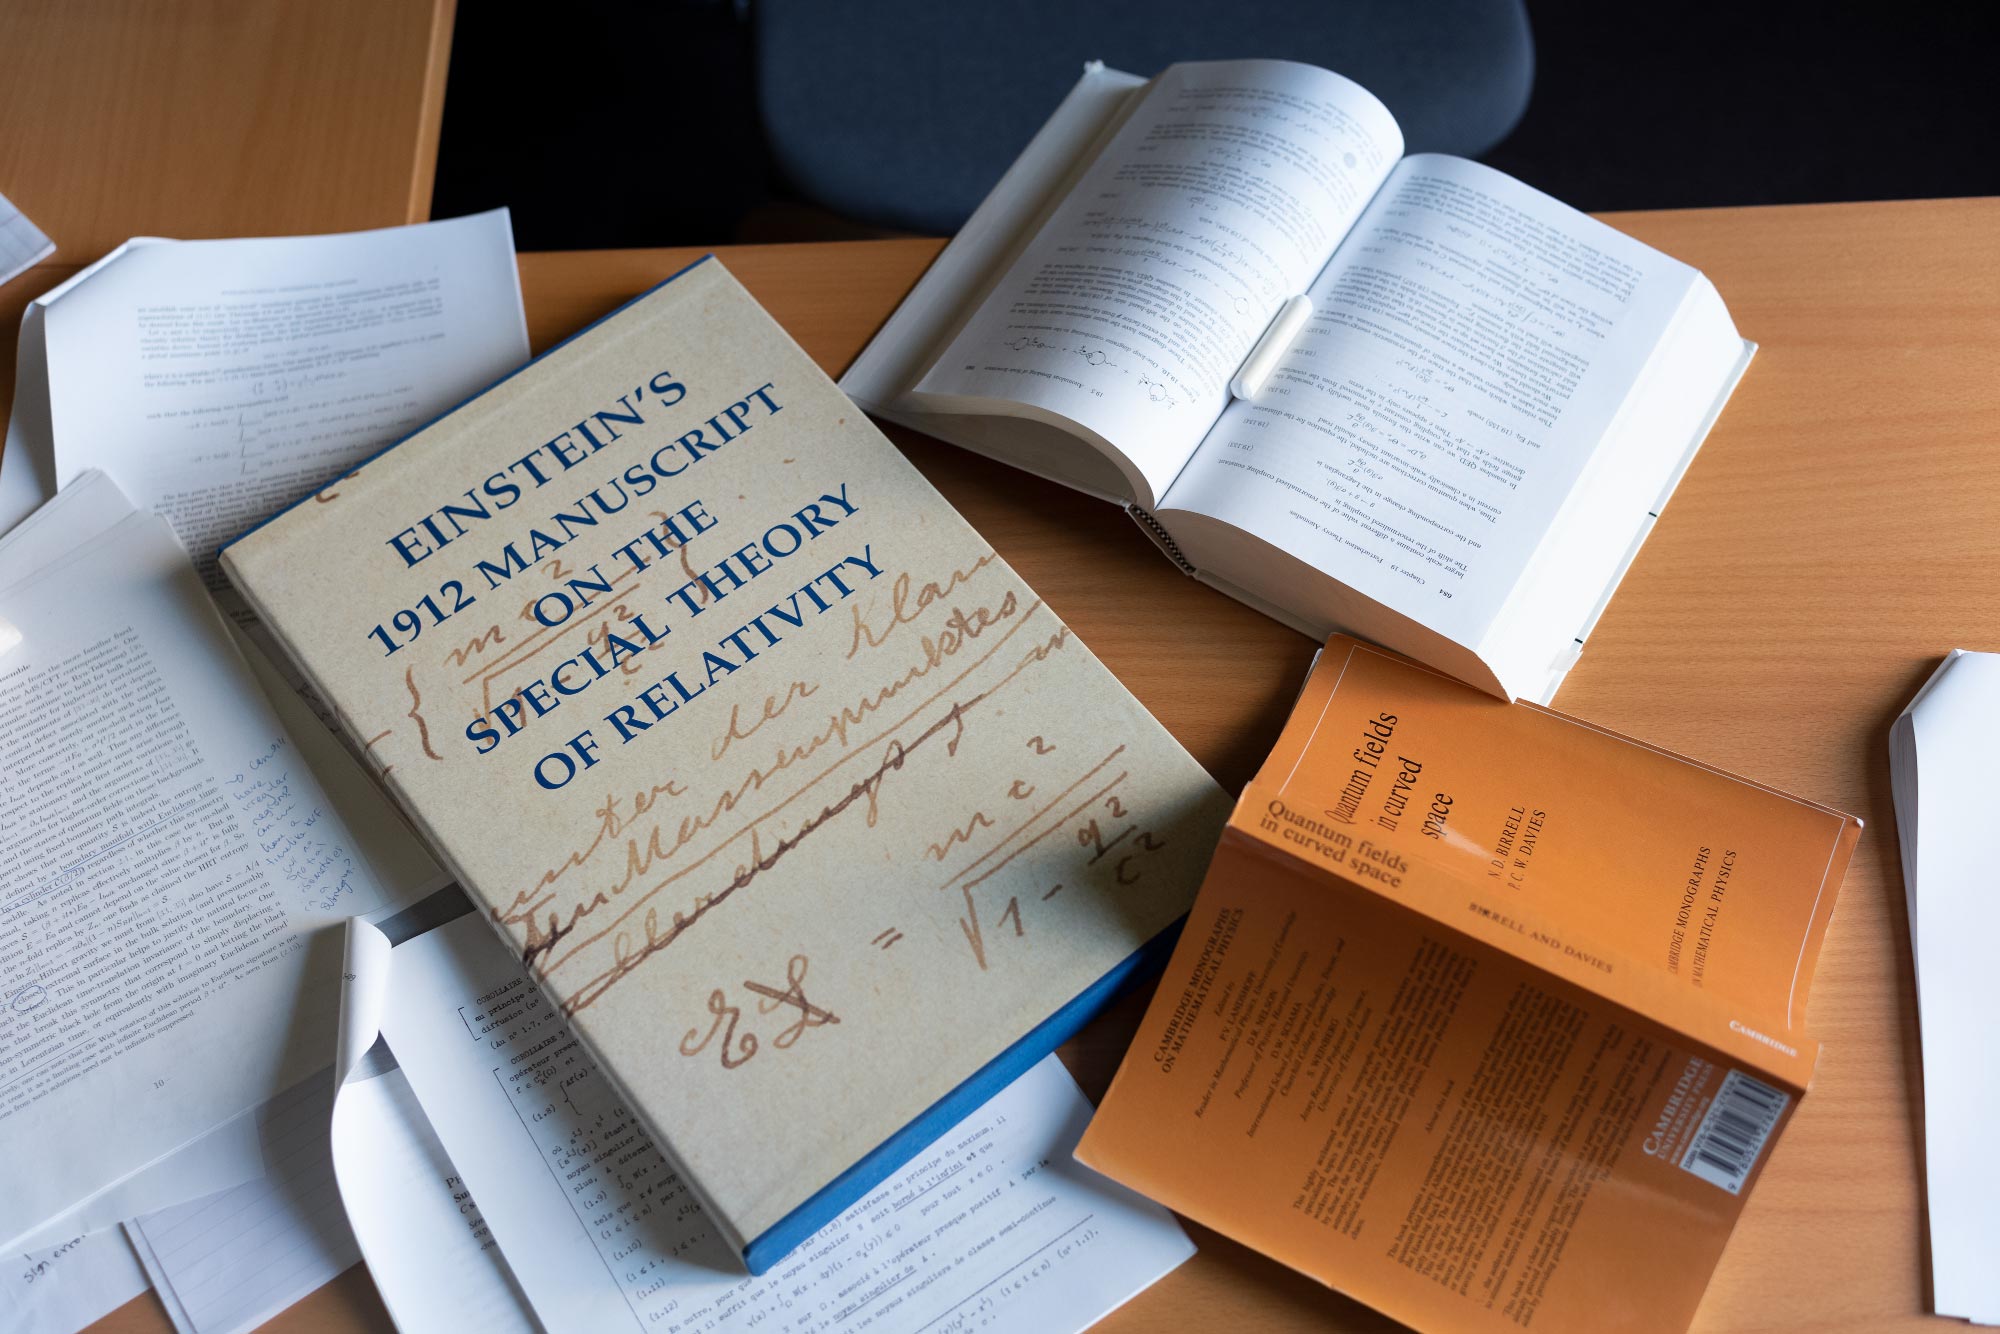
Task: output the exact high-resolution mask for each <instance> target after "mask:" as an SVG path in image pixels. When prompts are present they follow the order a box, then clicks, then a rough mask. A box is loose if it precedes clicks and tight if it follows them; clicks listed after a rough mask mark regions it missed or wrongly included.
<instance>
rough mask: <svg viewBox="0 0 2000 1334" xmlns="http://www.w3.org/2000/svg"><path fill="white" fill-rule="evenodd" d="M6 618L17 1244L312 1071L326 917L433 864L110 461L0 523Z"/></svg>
mask: <svg viewBox="0 0 2000 1334" xmlns="http://www.w3.org/2000/svg"><path fill="white" fill-rule="evenodd" d="M0 624H4V625H5V626H6V627H7V628H8V629H9V631H10V632H12V633H11V636H10V637H11V638H13V640H14V642H13V643H12V644H11V646H10V647H7V648H6V649H5V651H4V652H0V774H4V779H0V1247H9V1246H12V1245H15V1244H17V1243H18V1242H19V1241H20V1239H21V1238H24V1237H29V1238H32V1237H34V1236H36V1235H37V1234H38V1233H39V1232H40V1231H41V1230H42V1229H44V1228H45V1227H48V1226H50V1225H51V1224H52V1222H53V1221H54V1220H57V1219H66V1220H73V1219H76V1218H78V1217H79V1216H80V1215H79V1211H82V1216H83V1224H82V1226H78V1227H77V1230H79V1231H80V1230H83V1226H91V1225H102V1224H103V1223H105V1222H107V1221H109V1220H108V1219H106V1218H104V1217H101V1216H97V1215H96V1214H94V1213H92V1212H91V1210H92V1208H93V1206H96V1205H103V1204H105V1202H106V1201H107V1200H111V1199H114V1198H115V1199H117V1200H118V1204H117V1212H118V1213H120V1214H123V1215H124V1216H129V1213H128V1212H127V1211H128V1210H130V1209H131V1208H134V1207H140V1205H141V1197H138V1196H135V1195H132V1194H130V1193H124V1194H122V1195H121V1193H120V1192H121V1191H122V1189H123V1187H124V1186H126V1185H128V1184H129V1183H131V1182H133V1181H135V1180H139V1179H141V1178H142V1177H144V1176H145V1175H147V1174H148V1173H149V1172H150V1173H154V1174H157V1173H158V1172H159V1171H160V1168H161V1167H162V1166H166V1165H170V1164H172V1162H173V1157H174V1155H176V1153H177V1151H179V1150H182V1149H183V1148H185V1147H186V1146H189V1145H191V1144H194V1143H197V1142H207V1140H208V1139H209V1138H210V1137H211V1136H212V1135H214V1134H215V1133H217V1132H218V1127H225V1130H224V1132H222V1133H224V1134H225V1135H226V1126H227V1125H229V1124H233V1123H235V1122H236V1121H237V1120H238V1119H239V1118H240V1117H241V1116H242V1114H243V1113H245V1112H247V1111H249V1110H250V1109H252V1108H254V1107H256V1106H257V1105H259V1104H260V1103H262V1102H263V1101H264V1100H266V1099H267V1098H269V1097H271V1096H272V1095H273V1094H276V1093H278V1092H280V1091H281V1090H283V1089H285V1088H287V1087H288V1086H290V1085H291V1084H294V1083H296V1082H297V1081H298V1080H299V1079H300V1078H302V1077H303V1076H305V1075H307V1074H309V1073H311V1072H312V1071H314V1070H319V1069H323V1068H325V1066H326V1064H327V1062H328V1061H329V1060H330V1059H331V1057H332V1048H333V1036H334V1030H333V1021H334V1010H333V1007H332V1006H331V1005H330V1004H329V1003H327V1002H326V1000H325V998H324V997H323V996H322V995H321V992H322V991H323V990H324V988H321V989H320V990H314V989H313V988H311V987H310V985H309V983H310V982H311V981H312V980H313V979H315V978H322V979H323V978H327V977H330V976H332V975H334V973H335V972H337V970H338V967H339V962H340V961H339V941H338V939H337V933H335V936H334V937H333V938H329V937H328V934H327V931H326V928H328V927H330V926H332V925H333V924H336V923H338V922H340V921H341V920H343V919H345V918H346V917H348V916H351V915H354V914H357V913H359V914H372V913H377V912H381V911H386V910H388V909H390V908H392V907H395V906H397V905H399V904H400V903H403V902H406V901H408V900H411V899H414V898H416V897H419V896H421V895H422V894H424V893H427V892H429V891H430V890H432V889H434V888H436V887H438V885H440V884H441V883H442V875H441V873H440V872H439V871H438V869H437V867H436V864H435V863H434V862H432V861H431V860H430V858H429V856H428V855H427V854H426V853H425V852H424V851H423V849H422V848H421V846H420V845H418V844H417V843H416V842H415V840H414V838H413V837H412V836H411V835H410V834H409V832H408V831H407V829H406V828H405V827H404V826H403V825H402V823H401V822H400V821H398V820H396V819H395V818H394V815H393V813H392V811H391V809H390V807H389V805H388V803H387V802H386V801H385V800H384V799H383V797H382V795H381V793H380V792H379V791H378V790H377V789H376V788H375V786H374V785H373V784H372V783H371V782H370V781H369V780H368V778H367V777H366V775H365V774H363V773H362V772H361V770H360V769H359V768H358V767H357V766H356V765H355V764H354V763H353V762H352V761H351V760H350V759H349V758H348V757H347V755H346V753H345V752H344V751H343V750H342V749H341V748H340V746H339V744H338V743H337V742H336V741H334V740H333V738H332V737H330V736H328V735H327V734H326V733H325V732H324V730H323V729H321V728H320V727H319V725H318V724H317V723H316V722H315V721H314V720H313V719H312V716H311V715H310V714H309V713H307V712H306V711H305V710H304V708H303V706H302V705H301V704H300V702H299V701H298V700H297V699H295V698H293V697H291V696H290V695H289V694H288V693H287V692H283V691H280V692H279V697H278V698H276V699H275V700H274V701H273V702H272V703H267V702H266V700H265V697H264V695H263V693H262V691H261V690H260V687H259V682H258V678H257V677H256V675H255V674H254V672H253V671H252V669H251V667H250V666H249V664H248V663H246V662H245V660H244V658H243V657H242V655H241V654H240V652H239V649H238V646H237V643H236V641H235V640H234V639H233V638H232V637H231V633H230V630H229V629H228V627H227V626H226V625H225V623H224V622H223V621H222V620H221V619H220V618H219V617H218V616H217V614H216V611H215V608H214V606H213V604H212V603H211V602H210V600H209V598H208V597H207V595H206V594H205V593H204V592H203V590H202V587H201V584H200V581H199V579H198V578H197V577H196V575H195V573H194V570H193V568H192V566H191V565H190V564H189V562H188V558H187V554H186V552H185V551H183V550H182V548H181V546H180V545H179V544H178V543H177V542H175V540H174V538H173V534H172V533H171V532H170V531H169V530H168V527H167V524H166V521H165V520H163V519H161V518H159V517H158V516H156V515H150V514H142V513H138V512H136V511H134V509H133V508H132V506H131V504H130V503H129V502H128V501H127V500H126V499H125V497H124V496H123V495H121V494H120V493H119V492H118V490H117V488H116V487H114V486H113V485H112V484H111V483H110V482H109V481H108V480H107V479H106V478H105V477H104V476H103V475H102V474H98V473H85V474H83V475H81V476H79V477H78V478H77V479H76V480H75V481H74V482H73V483H72V484H71V485H70V486H69V487H67V488H65V489H64V491H63V492H62V493H61V494H60V495H59V496H58V497H57V498H56V499H55V500H54V501H51V502H50V503H49V504H48V505H47V506H45V507H44V508H43V509H42V510H41V511H39V512H37V513H36V515H35V516H34V517H33V518H31V519H30V520H28V521H27V522H25V523H22V524H20V525H18V526H17V527H16V528H15V529H13V530H12V531H11V532H9V533H8V534H7V535H6V536H5V537H4V538H0ZM273 704H275V705H276V706H277V711H276V712H274V711H273ZM233 1148H234V1146H232V1145H228V1144H225V1145H223V1146H222V1152H221V1154H220V1157H221V1158H222V1159H223V1160H225V1162H224V1166H225V1168H226V1167H227V1166H228V1162H227V1160H229V1159H231V1158H232V1157H233V1156H238V1155H234V1154H233V1153H232V1152H231V1150H232V1149H233ZM252 1170H254V1168H253V1169H252ZM167 1175H168V1176H169V1177H171V1178H173V1179H172V1180H170V1181H168V1182H167V1183H166V1185H167V1188H168V1189H169V1190H170V1188H171V1187H172V1186H173V1185H174V1184H175V1183H176V1182H184V1181H186V1180H187V1179H188V1178H189V1175H190V1174H189V1173H188V1172H186V1171H181V1172H170V1173H168V1174H167ZM192 1175H193V1176H196V1177H199V1176H201V1175H203V1172H202V1171H196V1172H194V1173H193V1174H192ZM233 1179H234V1180H241V1179H243V1178H242V1176H241V1175H236V1176H234V1177H233ZM231 1183H232V1182H231V1180H228V1179H225V1181H224V1182H223V1184H231ZM210 1188H211V1189H212V1187H210ZM171 1198H172V1196H171V1194H167V1193H162V1192H161V1191H155V1192H153V1193H152V1194H151V1196H150V1197H148V1198H146V1199H145V1201H144V1207H158V1206H159V1205H161V1204H165V1203H168V1202H170V1199H171ZM55 1240H61V1238H60V1237H57V1238H55Z"/></svg>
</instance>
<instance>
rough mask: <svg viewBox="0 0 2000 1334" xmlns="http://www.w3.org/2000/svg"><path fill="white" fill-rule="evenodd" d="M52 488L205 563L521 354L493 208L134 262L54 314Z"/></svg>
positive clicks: (502, 237)
mask: <svg viewBox="0 0 2000 1334" xmlns="http://www.w3.org/2000/svg"><path fill="white" fill-rule="evenodd" d="M44 318H45V321H46V339H47V358H48V368H47V377H48V388H49V414H50V430H51V435H52V439H53V443H54V452H55V462H56V471H55V477H56V482H57V484H58V485H65V484H67V483H68V481H69V479H70V478H71V477H74V476H75V475H76V474H77V473H78V472H80V471H82V470H83V469H85V468H102V469H103V470H105V471H106V472H108V473H110V474H111V476H112V477H113V478H115V479H116V480H117V481H118V484H119V485H120V486H121V487H123V488H124V490H125V491H126V493H127V494H128V495H130V496H131V497H132V499H133V500H134V501H135V502H136V503H137V504H138V505H139V507H140V508H141V509H148V510H152V511H155V512H157V513H160V514H164V515H165V516H166V517H167V519H168V520H169V521H170V522H171V523H172V524H173V527H174V532H175V534H176V535H177V536H178V537H179V538H180V539H181V542H182V543H183V544H184V545H185V546H186V547H187V548H188V550H189V551H190V552H191V553H192V554H193V556H194V558H195V565H196V568H197V569H198V570H199V571H200V572H201V574H202V577H203V579H204V580H205V581H206V582H207V583H208V585H209V587H210V588H211V589H221V588H222V587H223V586H224V582H223V580H222V578H221V574H220V571H219V570H218V569H217V568H216V565H215V551H216V548H217V547H218V546H219V545H221V544H222V543H223V542H226V541H228V540H229V539H230V538H233V537H235V536H236V535H237V534H239V533H241V532H242V531H243V530H244V529H246V528H248V527H250V526H251V525H253V524H255V523H257V522H259V521H261V520H262V519H264V518H266V517H268V516H269V515H270V514H271V513H273V512H274V511H276V510H278V509H280V508H282V507H283V506H285V505H288V504H290V503H291V502H293V501H295V500H297V499H298V498H299V497H301V496H303V495H306V494H308V493H310V492H312V491H314V490H317V489H319V488H321V487H322V486H323V485H324V484H326V483H328V482H330V481H331V480H333V479H334V478H336V477H338V476H340V474H341V473H342V472H344V471H345V470H346V469H347V468H349V467H351V466H352V465H353V464H355V463H357V462H359V461H360V460H362V459H364V458H366V457H368V456H369V455H371V454H373V453H375V452H376V451H378V450H380V449H381V448H383V447H384V446H386V445H388V444H390V443H392V442H393V441H395V440H397V439H400V438H401V437H402V436H404V435H407V434H409V433H410V432H411V431H412V430H415V429H416V428H417V427H418V426H421V425H422V424H424V423H425V422H427V421H429V420H430V419H431V418H433V417H436V416H438V415H439V414H440V413H442V412H444V411H445V410H446V409H448V408H450V407H452V406H453V405H455V404H457V403H459V402H461V401H463V400H464V399H466V398H469V397H471V396H472V395H473V394H474V393H476V392H478V391H479V390H481V389H483V388H485V387H486V386H487V385H489V384H491V383H492V382H493V381H494V380H496V379H498V378H500V377H501V376H503V375H505V374H507V373H508V372H510V371H513V370H515V369H516V368H518V367H519V366H520V365H521V364H522V363H523V362H525V361H526V360H527V357H528V338H527V325H526V322H525V320H524V318H523V316H522V313H521V291H520V282H519V279H518V276H517V274H516V270H515V267H514V241H513V232H512V229H511V227H510V225H509V222H508V217H507V213H506V210H504V209H499V210H495V211H493V212H490V213H481V214H476V215H474V216H472V217H467V218H457V219H453V220H451V221H449V222H434V223H425V224H422V225H419V226H414V227H392V228H384V229H382V230H379V231H371V232H351V233H344V234H340V235H333V236H306V237H259V238H251V239H246V240H232V241H184V242H179V243H176V244H172V245H153V246H140V247H132V248H129V249H128V250H127V251H126V253H125V254H124V255H122V256H120V257H119V258H118V260H117V261H116V262H115V263H112V264H109V265H106V266H105V267H103V268H102V269H100V270H99V271H98V272H96V273H94V274H92V275H91V277H90V278H89V280H88V281H86V282H82V283H78V284H76V285H74V286H73V287H71V288H70V289H68V290H67V291H65V292H64V293H63V294H62V296H61V297H60V298H59V299H57V300H55V301H53V302H50V303H49V304H48V306H47V311H46V314H45V317H44Z"/></svg>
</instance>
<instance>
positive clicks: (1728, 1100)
mask: <svg viewBox="0 0 2000 1334" xmlns="http://www.w3.org/2000/svg"><path fill="white" fill-rule="evenodd" d="M1791 1100H1792V1096H1791V1094H1789V1093H1786V1092H1785V1091H1784V1090H1782V1089H1774V1088H1772V1087H1771V1086H1770V1085H1769V1084H1766V1083H1763V1082H1762V1081H1760V1080H1756V1079H1752V1078H1751V1077H1750V1076H1748V1075H1746V1074H1744V1073H1743V1072H1742V1071H1741V1070H1731V1071H1730V1072H1729V1073H1728V1074H1727V1075H1726V1076H1724V1077H1723V1080H1722V1088H1721V1090H1720V1091H1719V1092H1717V1093H1716V1095H1715V1101H1714V1102H1712V1103H1710V1104H1709V1105H1708V1114H1707V1115H1705V1116H1703V1117H1702V1118H1701V1125H1700V1126H1699V1127H1697V1128H1696V1130H1695V1132H1694V1139H1693V1140H1691V1141H1690V1142H1689V1144H1688V1150H1687V1152H1686V1153H1685V1154H1683V1155H1682V1156H1681V1170H1682V1171H1684V1172H1692V1173H1693V1174H1694V1175H1695V1176H1698V1177H1700V1178H1701V1179H1702V1180H1703V1181H1706V1182H1708V1183H1709V1184H1710V1185H1712V1186H1720V1187H1722V1189H1724V1190H1726V1191H1728V1192H1729V1193H1730V1194H1731V1195H1735V1194H1738V1193H1740V1192H1741V1191H1742V1189H1743V1182H1744V1181H1745V1180H1746V1179H1747V1178H1748V1177H1749V1175H1750V1169H1751V1168H1753V1167H1755V1166H1756V1165H1757V1159H1758V1157H1759V1155H1761V1154H1762V1153H1763V1152H1764V1144H1765V1142H1766V1141H1767V1140H1769V1139H1770V1138H1771V1131H1772V1129H1773V1128H1775V1127H1776V1126H1777V1124H1778V1118H1779V1117H1781V1116H1783V1115H1784V1114H1785V1106H1786V1104H1788V1103H1790V1102H1791Z"/></svg>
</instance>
